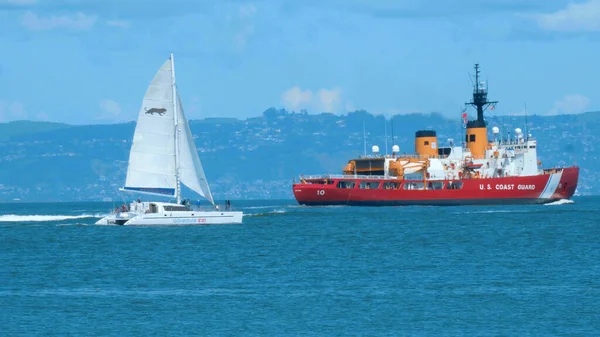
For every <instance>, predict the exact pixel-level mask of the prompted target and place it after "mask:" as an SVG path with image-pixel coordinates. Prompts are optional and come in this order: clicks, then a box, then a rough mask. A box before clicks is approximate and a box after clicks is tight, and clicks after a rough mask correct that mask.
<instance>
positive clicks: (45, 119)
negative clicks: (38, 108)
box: [37, 111, 50, 122]
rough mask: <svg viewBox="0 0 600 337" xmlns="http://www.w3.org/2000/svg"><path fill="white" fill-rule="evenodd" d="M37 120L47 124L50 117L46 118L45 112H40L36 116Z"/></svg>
mask: <svg viewBox="0 0 600 337" xmlns="http://www.w3.org/2000/svg"><path fill="white" fill-rule="evenodd" d="M37 119H38V120H40V121H44V122H47V121H49V120H50V117H48V114H47V113H45V112H43V111H42V112H40V113H39V114H37Z"/></svg>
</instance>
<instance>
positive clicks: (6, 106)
mask: <svg viewBox="0 0 600 337" xmlns="http://www.w3.org/2000/svg"><path fill="white" fill-rule="evenodd" d="M22 119H27V112H26V111H25V107H24V106H23V103H21V102H8V101H1V100H0V122H8V121H12V120H22Z"/></svg>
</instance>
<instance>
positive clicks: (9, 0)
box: [0, 0, 37, 5]
mask: <svg viewBox="0 0 600 337" xmlns="http://www.w3.org/2000/svg"><path fill="white" fill-rule="evenodd" d="M3 3H4V4H9V5H33V4H36V3H37V0H0V4H3Z"/></svg>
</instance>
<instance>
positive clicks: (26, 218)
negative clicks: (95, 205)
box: [0, 214, 102, 222]
mask: <svg viewBox="0 0 600 337" xmlns="http://www.w3.org/2000/svg"><path fill="white" fill-rule="evenodd" d="M101 217H102V215H100V214H96V215H93V214H81V215H18V214H5V215H0V222H48V221H64V220H75V219H89V218H101Z"/></svg>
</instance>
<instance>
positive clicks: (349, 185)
mask: <svg viewBox="0 0 600 337" xmlns="http://www.w3.org/2000/svg"><path fill="white" fill-rule="evenodd" d="M354 186H356V181H346V180H342V181H340V182H338V184H337V187H338V188H354Z"/></svg>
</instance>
